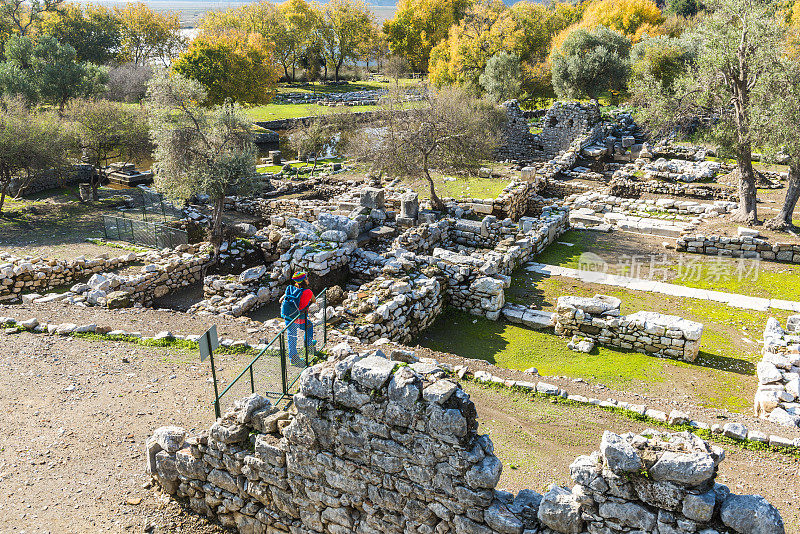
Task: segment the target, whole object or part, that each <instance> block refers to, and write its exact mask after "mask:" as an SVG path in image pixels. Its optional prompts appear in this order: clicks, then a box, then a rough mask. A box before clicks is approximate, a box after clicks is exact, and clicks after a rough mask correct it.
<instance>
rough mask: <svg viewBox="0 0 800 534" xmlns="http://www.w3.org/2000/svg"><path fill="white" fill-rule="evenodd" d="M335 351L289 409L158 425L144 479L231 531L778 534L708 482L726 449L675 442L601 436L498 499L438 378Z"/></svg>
mask: <svg viewBox="0 0 800 534" xmlns="http://www.w3.org/2000/svg"><path fill="white" fill-rule="evenodd" d="M338 349H339V350H338V357H337V358H336V359H331V360H329V361H327V362H324V363H321V364H318V365H315V366H314V367H310V368H308V369H306V370H305V371H304V372H303V374H302V375H301V377H300V381H299V383H300V391H299V392H298V393H297V394H295V395H294V398H293V408H292V409H291V410H289V411H282V410H280V409H278V408H277V407H275V406H272V405H271V403H270V402H269V400H267V399H266V398H264V397H261V396H259V395H258V394H253V395H251V396H250V397H247V398H245V399H243V400H241V401H239V402H237V403H236V404H235V406H234V408H233V409H232V410H230V411H228V412H227V413H225V414H224V415H223V416H222V417H221V418H220V419H219V420H217V421H216V422H215V423H214V424H213V426H211V428H210V429H209V430H208V431H204V432H201V433H200V434H199V435H195V436H187V434H186V431H185V430H183V429H181V428H178V427H162V428H159V429H157V430H156V431H155V432H154V434H153V436H152V437H151V438H149V439H148V440H147V444H146V448H147V471H148V473H150V474H151V475H152V477H153V479H154V480H155V482H156V483H157V484H158V485H159V486H160V487H161V489H162V490H163V491H164V492H166V493H168V494H170V495H173V496H175V497H176V498H181V499H186V500H187V501H188V504H189V506H190V507H191V509H192V510H194V511H195V512H197V513H199V514H203V515H206V516H208V517H210V518H215V519H217V520H218V521H219V522H220V523H221V524H222V525H224V526H227V527H233V528H236V529H237V530H238V531H239V532H241V533H242V534H262V533H280V532H292V533H294V534H298V533H300V534H305V533H309V534H310V533H341V534H344V533H350V532H360V533H374V534H391V533H397V534H400V533H403V532H417V533H428V534H433V533H439V534H446V533H456V534H532V533H537V532H538V533H542V534H554V533H562V534H571V533H574V534H579V533H590V534H594V533H607V534H613V533H620V534H621V533H631V532H640V533H658V534H682V533H696V532H702V533H703V534H733V533H740V534H755V533H758V534H783V533H784V528H783V523H782V519H781V517H780V514H779V513H778V511H777V510H776V509H775V508H774V507H773V506H772V505H771V504H769V503H768V502H767V501H766V500H765V499H763V498H762V497H760V496H757V495H756V496H753V495H735V494H733V493H731V491H730V490H729V489H728V487H726V486H724V485H722V484H718V483H715V480H714V479H715V477H716V474H717V470H718V466H719V464H720V462H721V461H723V459H724V456H725V455H724V451H723V450H722V449H720V448H719V447H716V446H713V445H710V444H708V443H706V442H705V441H703V440H702V439H700V438H698V437H696V436H694V435H693V434H690V433H687V432H683V433H679V434H669V433H660V432H657V431H647V432H644V433H642V434H641V435H635V434H624V435H621V436H620V435H617V434H614V433H612V432H605V433H604V434H603V437H602V441H601V444H600V450H599V451H596V452H594V453H592V454H591V455H589V456H580V457H578V458H577V459H576V460H575V461H574V462H573V463H572V465H571V466H570V476H571V477H572V480H573V482H574V486H573V487H572V488H571V489H566V488H562V487H558V486H555V485H554V486H551V487H550V489H549V490H548V491H547V492H546V493H545V494H544V495H541V494H539V493H538V492H536V491H534V490H530V489H524V490H521V491H519V492H518V493H517V494H516V495H515V494H513V493H510V492H507V491H504V490H502V489H498V488H497V484H498V482H499V480H500V476H501V474H502V470H503V465H502V463H501V461H500V460H499V459H498V458H497V456H495V450H494V445H493V444H492V441H491V440H490V439H489V437H488V436H486V435H480V434H479V433H478V422H477V413H476V409H475V406H474V404H473V403H472V401H471V400H470V398H469V395H467V394H466V393H465V392H464V391H463V390H462V389H461V388H460V386H459V385H458V383H456V382H454V381H452V380H451V379H450V378H448V377H447V374H446V372H445V371H444V370H443V369H442V368H440V367H437V366H436V365H434V364H431V363H427V362H424V361H420V362H417V363H412V364H411V365H408V364H405V363H401V362H399V361H395V360H392V359H388V358H386V357H385V356H384V355H383V354H382V353H380V352H379V351H378V352H371V353H367V354H356V353H351V351H350V350H348V348H347V347H344V348H342V347H341V346H340V347H338Z"/></svg>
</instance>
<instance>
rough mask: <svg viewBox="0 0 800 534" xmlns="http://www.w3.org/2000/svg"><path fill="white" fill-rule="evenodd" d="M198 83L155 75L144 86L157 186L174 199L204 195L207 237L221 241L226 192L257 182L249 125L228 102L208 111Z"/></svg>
mask: <svg viewBox="0 0 800 534" xmlns="http://www.w3.org/2000/svg"><path fill="white" fill-rule="evenodd" d="M205 100H206V95H205V91H204V89H203V87H202V85H200V84H199V83H198V82H196V81H194V80H189V79H186V78H184V77H182V76H180V75H179V74H173V75H172V76H169V75H167V74H166V73H164V72H160V73H157V74H156V75H155V76H154V77H153V79H152V80H151V81H150V84H149V88H148V107H149V110H150V131H151V136H152V140H153V144H154V145H155V152H154V160H155V162H154V164H153V168H154V170H155V173H156V187H157V188H158V189H159V190H161V191H163V192H164V194H166V195H167V196H169V197H171V198H174V199H176V200H186V199H189V198H191V197H192V196H194V195H197V194H206V195H208V196H209V197H210V198H211V202H212V203H213V209H212V216H211V231H210V240H211V243H212V244H213V245H214V251H215V255H217V256H218V254H219V247H220V245H221V244H222V235H223V234H222V216H223V213H224V208H225V202H224V200H225V195H226V194H229V193H230V192H234V191H235V192H237V194H249V193H250V192H251V191H252V190H254V189H255V187H256V186H257V185H258V184H259V183H260V178H259V177H258V176H259V175H258V174H257V173H256V168H255V161H256V150H255V145H254V144H253V132H252V123H251V122H250V121H249V120H248V119H247V118H246V117H245V116H244V114H243V113H242V111H241V109H239V108H238V107H237V106H235V105H233V104H226V105H223V106H219V107H215V108H213V109H210V110H209V109H207V108H205V107H203V106H201V105H200V103H201V102H204V101H205Z"/></svg>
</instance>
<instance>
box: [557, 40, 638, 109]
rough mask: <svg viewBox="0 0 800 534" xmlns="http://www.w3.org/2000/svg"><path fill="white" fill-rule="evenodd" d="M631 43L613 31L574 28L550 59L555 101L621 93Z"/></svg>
mask: <svg viewBox="0 0 800 534" xmlns="http://www.w3.org/2000/svg"><path fill="white" fill-rule="evenodd" d="M630 52H631V42H630V41H629V40H628V38H627V37H625V36H624V35H622V34H621V33H618V32H616V31H614V30H609V29H608V28H605V27H603V26H598V27H597V28H595V29H594V30H587V29H585V28H578V29H576V30H575V31H573V32H572V33H570V34H569V35H568V36H567V38H566V39H565V40H564V44H563V45H561V48H560V49H558V50H556V51H554V53H553V56H552V73H553V88H554V89H555V91H556V94H557V95H558V97H559V98H565V99H572V98H599V97H600V96H602V95H604V94H612V95H613V94H619V93H623V92H625V90H626V88H627V79H628V76H629V74H630Z"/></svg>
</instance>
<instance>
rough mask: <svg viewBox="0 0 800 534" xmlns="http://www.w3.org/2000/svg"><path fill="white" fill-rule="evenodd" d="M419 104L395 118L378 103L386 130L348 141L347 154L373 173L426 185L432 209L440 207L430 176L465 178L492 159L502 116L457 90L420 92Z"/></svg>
mask: <svg viewBox="0 0 800 534" xmlns="http://www.w3.org/2000/svg"><path fill="white" fill-rule="evenodd" d="M425 94H426V98H425V101H424V105H422V106H420V107H415V108H412V109H409V110H407V111H406V112H404V113H396V112H395V111H396V109H395V107H396V101H395V100H393V99H391V98H390V99H387V102H386V103H384V104H383V111H384V116H383V120H384V123H385V125H386V127H385V128H384V129H381V130H379V131H377V132H376V131H363V130H362V131H361V132H360V133H356V134H354V135H353V136H352V137H350V138H349V139H348V151H349V152H350V153H351V154H353V155H354V156H356V157H358V158H359V159H362V160H364V161H368V162H370V163H371V164H372V165H374V166H375V167H376V170H378V171H381V172H386V173H388V174H392V175H398V176H407V177H411V178H422V179H424V180H426V181H427V183H428V186H429V189H430V195H431V203H432V204H433V206H434V209H437V210H440V209H443V208H444V204H443V203H442V201H441V199H440V198H439V195H438V194H437V193H436V184H435V182H434V180H433V177H432V175H431V172H432V170H433V169H436V171H438V172H442V173H445V172H450V173H466V172H469V171H470V170H474V169H476V168H477V167H478V165H479V164H480V163H481V162H482V161H485V160H487V159H489V158H491V157H492V155H493V152H494V150H495V149H496V148H497V146H498V144H499V142H500V136H501V133H500V132H501V130H502V125H503V123H504V121H505V119H506V117H505V112H504V111H503V110H502V109H500V108H497V107H495V106H494V105H492V104H490V103H488V102H486V101H485V100H480V99H475V98H471V97H469V96H468V95H467V94H466V93H465V92H464V91H463V90H461V89H459V88H453V87H450V88H445V89H442V90H440V91H435V90H430V91H426V93H425Z"/></svg>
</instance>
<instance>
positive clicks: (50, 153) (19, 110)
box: [0, 98, 72, 211]
mask: <svg viewBox="0 0 800 534" xmlns="http://www.w3.org/2000/svg"><path fill="white" fill-rule="evenodd" d="M71 146H72V138H71V135H70V132H69V130H68V129H66V128H65V127H64V124H63V122H62V121H60V120H59V119H58V117H56V116H55V115H54V114H52V113H47V112H41V111H39V112H37V111H33V110H31V109H29V108H28V107H27V106H26V105H25V103H24V102H23V101H22V99H19V98H17V99H10V98H6V99H4V100H0V211H2V209H3V204H4V203H5V200H6V196H7V195H8V193H9V187H10V186H11V182H12V180H13V179H14V178H19V179H21V180H22V182H23V183H24V182H25V181H27V180H30V179H32V178H33V177H34V176H35V175H36V173H37V172H41V171H45V170H50V169H58V168H59V167H62V166H63V165H65V164H66V163H67V153H68V149H69V148H70V147H71Z"/></svg>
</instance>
